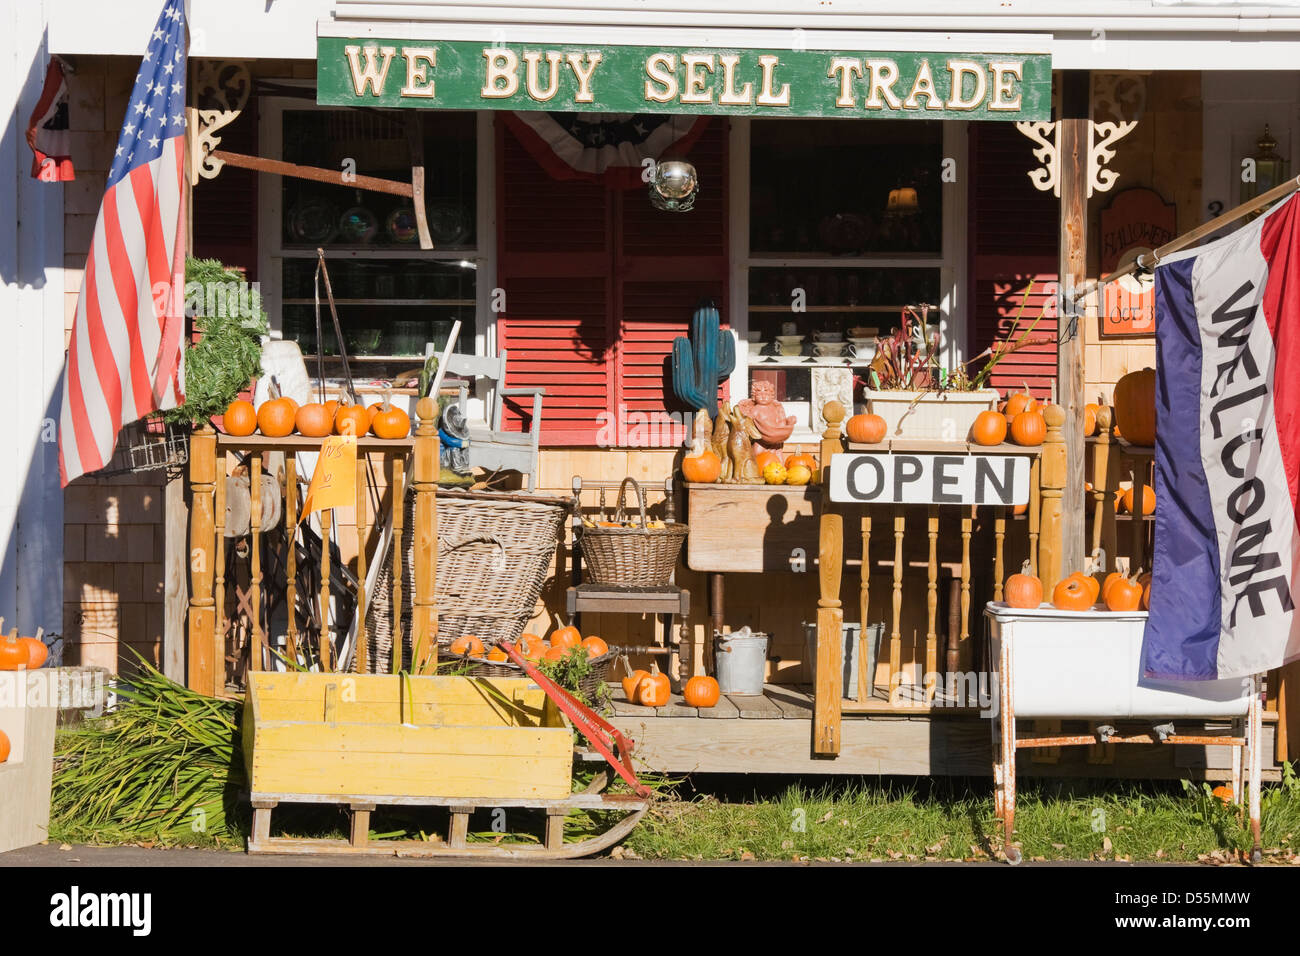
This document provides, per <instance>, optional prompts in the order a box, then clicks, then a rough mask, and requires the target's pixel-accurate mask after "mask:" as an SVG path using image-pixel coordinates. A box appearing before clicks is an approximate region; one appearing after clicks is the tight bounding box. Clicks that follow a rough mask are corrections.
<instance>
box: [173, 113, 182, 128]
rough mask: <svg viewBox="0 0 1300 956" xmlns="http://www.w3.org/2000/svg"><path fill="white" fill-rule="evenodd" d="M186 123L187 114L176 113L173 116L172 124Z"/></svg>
mask: <svg viewBox="0 0 1300 956" xmlns="http://www.w3.org/2000/svg"><path fill="white" fill-rule="evenodd" d="M184 123H185V114H183V113H176V114H174V115H173V116H172V125H173V126H176V125H177V124H181V125H183V124H184Z"/></svg>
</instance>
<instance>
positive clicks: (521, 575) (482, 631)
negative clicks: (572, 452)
mask: <svg viewBox="0 0 1300 956" xmlns="http://www.w3.org/2000/svg"><path fill="white" fill-rule="evenodd" d="M404 504H405V512H404V515H405V517H404V520H403V523H402V554H403V556H404V557H403V560H402V579H403V580H402V635H401V639H402V649H403V653H402V657H403V663H404V665H405V666H409V665H410V658H411V596H412V595H413V594H414V593H415V561H414V540H415V534H414V532H415V493H414V490H412V489H409V488H408V489H407V494H406V500H405V503H404ZM572 506H573V500H572V499H571V498H553V497H544V496H540V495H518V494H510V493H503V492H492V491H462V490H456V489H439V490H438V570H437V586H436V592H435V593H436V597H437V601H438V643H439V645H442V646H443V647H445V646H446V645H448V644H450V643H451V642H452V641H454V640H455V639H456V638H458V637H464V636H465V635H467V634H473V635H476V636H477V637H478V639H479V640H481V641H482V642H483V643H484V645H492V644H495V643H497V642H498V641H500V640H502V639H503V638H504V639H506V640H511V641H515V640H518V639H519V635H520V634H522V633H523V630H524V626H525V625H526V624H527V623H528V621H529V619H530V618H531V617H532V616H533V613H534V611H535V610H536V607H537V599H538V596H539V595H540V594H541V590H542V585H543V584H544V583H545V581H546V572H547V569H548V568H549V566H550V563H551V559H552V558H553V557H554V556H555V550H556V548H557V546H558V545H559V542H560V530H561V528H562V527H563V526H564V519H565V517H566V516H567V515H568V513H569V509H570V508H571V507H572ZM391 569H392V556H391V555H386V556H385V557H384V559H383V564H382V565H381V567H380V570H379V573H378V575H377V577H376V580H375V588H374V593H373V594H372V595H371V596H370V600H369V602H368V604H367V605H366V640H367V642H368V644H367V647H368V650H369V653H368V654H367V661H368V662H369V666H370V668H371V670H378V671H381V672H387V671H388V669H389V667H390V666H391V665H390V663H389V662H390V661H391V655H392V646H393V644H392V641H393V633H392V631H393V625H392V603H393V599H392V570H391ZM354 660H355V656H354ZM354 666H355V665H354Z"/></svg>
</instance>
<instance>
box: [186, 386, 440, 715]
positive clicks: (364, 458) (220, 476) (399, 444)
mask: <svg viewBox="0 0 1300 956" xmlns="http://www.w3.org/2000/svg"><path fill="white" fill-rule="evenodd" d="M436 416H437V406H436V404H435V403H434V402H433V401H432V400H431V399H429V398H424V399H421V400H420V402H419V403H418V404H417V406H416V428H415V433H414V435H413V436H412V437H410V438H407V439H399V440H385V439H379V438H371V437H362V438H359V439H357V466H356V521H355V531H356V554H357V569H356V571H357V573H356V580H357V582H358V586H357V588H356V591H355V597H356V631H355V644H354V647H355V651H354V655H355V661H354V665H353V668H352V669H354V670H356V671H358V672H362V673H365V672H367V671H369V670H372V669H378V668H377V667H374V668H372V666H371V664H372V662H370V661H368V660H367V653H368V644H367V635H366V601H367V597H368V596H367V594H366V575H367V570H368V561H367V542H368V538H369V536H370V530H371V529H370V526H369V524H368V512H367V504H368V502H367V498H368V497H369V493H370V492H371V491H372V490H374V483H373V482H372V481H370V468H371V466H372V464H373V459H374V458H377V459H379V463H380V465H381V467H382V469H383V470H384V472H385V478H386V488H387V493H386V495H385V496H384V498H383V501H384V502H385V503H386V507H387V509H389V511H390V512H391V521H392V535H391V541H392V542H393V545H392V556H391V561H392V610H391V614H392V627H391V632H392V635H393V654H392V659H391V661H389V662H384V663H385V665H387V669H390V670H392V671H393V672H396V671H397V670H398V669H399V668H400V667H401V665H402V642H401V634H402V626H401V622H402V613H403V612H402V580H403V578H402V562H403V554H402V550H403V549H402V548H401V546H400V542H401V540H402V531H403V527H402V523H403V515H404V512H403V508H402V502H403V500H404V494H405V483H406V480H407V461H408V458H409V459H410V461H411V462H412V468H411V476H410V478H411V483H412V486H413V488H414V492H415V521H416V528H415V532H416V533H415V547H414V578H415V593H414V594H413V595H412V605H413V608H412V612H411V642H412V645H413V647H414V648H416V649H423V653H421V654H420V655H419V657H417V659H416V661H415V665H416V667H417V669H421V670H423V669H425V668H424V667H423V665H424V664H425V663H426V662H427V658H428V656H429V654H428V652H429V651H430V650H431V649H432V648H433V646H434V644H435V641H436V638H437V633H438V613H437V599H436V597H435V575H436V573H437V494H436V492H437V481H438V472H439V449H438V429H437V425H436ZM321 441H322V440H321V439H318V438H305V437H302V436H297V435H294V436H288V437H285V438H268V437H266V436H263V435H252V436H249V437H246V438H236V437H233V436H230V435H218V434H217V433H216V432H215V431H214V430H213V429H212V428H211V427H205V428H201V429H199V430H197V431H196V432H195V433H194V434H193V436H192V437H191V440H190V466H189V479H190V489H191V496H192V501H191V506H190V609H189V635H188V652H189V661H188V669H187V674H188V683H189V686H190V687H191V688H192V689H194V690H198V691H201V692H203V693H206V694H212V695H215V696H220V695H223V694H225V693H226V692H227V689H228V684H229V681H228V679H227V678H228V675H227V666H226V665H227V663H229V662H230V658H231V657H232V656H233V657H235V658H238V657H239V656H240V654H241V653H242V651H240V650H238V649H231V648H228V646H227V637H228V633H229V631H230V626H229V625H230V621H229V620H228V619H227V617H226V594H227V585H228V582H227V581H226V579H225V568H226V563H227V562H226V528H225V519H226V484H227V483H226V477H227V475H229V474H230V471H231V461H232V458H233V457H235V456H242V457H243V458H244V459H245V464H246V467H247V473H248V477H249V498H250V501H249V508H250V521H249V538H250V544H249V571H248V582H247V586H246V588H244V594H243V595H242V597H243V598H244V599H245V600H244V602H243V603H244V604H245V606H246V611H247V617H248V619H249V623H250V633H249V639H248V646H247V648H246V649H244V650H246V652H247V666H248V668H249V669H251V670H263V669H266V668H268V667H270V666H272V663H273V656H274V655H273V654H272V653H271V651H270V649H269V642H268V636H267V633H266V627H265V623H264V621H263V617H264V608H265V600H264V590H265V582H264V581H263V568H262V563H261V562H262V550H263V549H262V538H263V532H262V529H261V524H262V499H261V494H260V487H261V476H262V474H263V472H264V471H265V467H266V460H267V456H268V455H270V454H272V453H274V452H282V453H283V454H284V456H285V457H284V472H283V476H284V484H283V487H282V489H281V493H282V494H283V501H284V516H283V521H284V527H285V529H286V532H287V534H286V539H285V540H286V547H285V551H284V555H283V557H284V561H285V581H286V586H285V593H284V600H285V605H286V608H287V612H288V613H287V616H286V634H285V651H284V656H285V657H286V658H287V659H288V660H289V661H296V660H297V659H298V658H299V652H300V651H309V652H310V654H309V655H308V656H309V657H312V658H314V659H315V661H316V662H317V666H319V668H320V669H321V670H336V669H338V666H339V660H338V656H337V654H336V647H335V641H336V635H335V634H332V633H331V626H330V622H329V619H328V616H329V610H330V606H331V603H332V601H333V599H334V598H335V597H337V595H338V590H337V587H336V586H334V585H333V584H332V578H331V567H330V565H331V560H332V559H331V555H330V541H331V537H332V535H334V534H336V532H333V531H332V528H333V525H334V520H333V515H332V513H331V511H330V510H322V511H320V512H319V513H318V514H319V523H320V539H321V548H320V560H319V566H320V580H321V587H320V593H319V595H318V596H316V601H317V611H316V620H317V621H318V623H319V629H318V631H317V634H316V640H315V641H314V642H313V643H314V646H313V647H310V648H307V647H304V646H303V644H304V641H305V640H307V639H308V635H304V634H303V633H301V632H300V631H299V627H298V621H297V614H296V613H295V610H296V608H297V605H298V599H299V597H300V595H299V593H298V583H297V576H298V574H297V573H298V571H299V570H300V569H299V567H298V554H297V550H298V549H297V547H295V546H294V542H295V540H296V538H297V527H298V523H299V520H298V519H299V508H300V504H299V501H298V473H297V454H298V453H299V452H315V451H318V450H319V449H320V446H321ZM375 520H376V522H377V523H382V522H384V521H387V520H388V518H387V516H386V514H384V513H383V512H382V511H381V513H379V514H376V516H375ZM381 558H382V556H381ZM351 624H352V622H351V620H346V621H345V620H337V621H335V626H334V630H335V631H336V632H337V636H340V637H341V636H343V635H346V634H347V632H348V628H349V627H350V625H351ZM231 650H234V651H235V653H234V654H232V653H230V652H231ZM235 663H238V661H237V660H236V662H235ZM375 663H378V662H375ZM231 676H233V675H231Z"/></svg>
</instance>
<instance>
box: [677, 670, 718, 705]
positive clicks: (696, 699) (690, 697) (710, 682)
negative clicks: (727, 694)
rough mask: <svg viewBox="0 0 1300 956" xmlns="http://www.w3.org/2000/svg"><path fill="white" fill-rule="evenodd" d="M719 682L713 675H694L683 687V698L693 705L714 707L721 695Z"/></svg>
mask: <svg viewBox="0 0 1300 956" xmlns="http://www.w3.org/2000/svg"><path fill="white" fill-rule="evenodd" d="M721 693H722V692H721V689H720V688H719V687H718V682H717V681H716V680H714V679H713V678H712V677H704V676H698V677H692V678H691V679H690V680H688V681H687V682H686V686H685V687H683V688H682V699H683V700H685V701H686V703H687V704H688V705H690V706H691V707H713V706H714V705H716V704H717V703H718V698H719V697H720V696H721Z"/></svg>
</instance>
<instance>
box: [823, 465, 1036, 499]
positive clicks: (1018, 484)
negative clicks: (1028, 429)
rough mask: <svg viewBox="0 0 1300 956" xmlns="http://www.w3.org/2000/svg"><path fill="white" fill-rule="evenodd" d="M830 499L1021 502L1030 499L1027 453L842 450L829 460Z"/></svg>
mask: <svg viewBox="0 0 1300 956" xmlns="http://www.w3.org/2000/svg"><path fill="white" fill-rule="evenodd" d="M829 482H830V491H831V501H840V502H859V503H875V504H906V505H931V504H934V505H1019V504H1024V503H1025V502H1027V501H1029V459H1028V458H1026V457H1025V456H1023V455H909V454H900V453H889V454H873V453H864V454H843V455H836V456H835V457H834V458H832V459H831V464H830V477H829Z"/></svg>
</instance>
